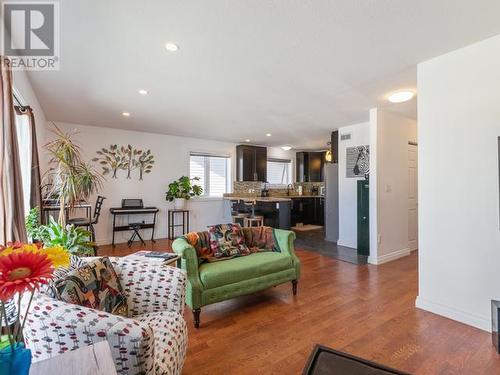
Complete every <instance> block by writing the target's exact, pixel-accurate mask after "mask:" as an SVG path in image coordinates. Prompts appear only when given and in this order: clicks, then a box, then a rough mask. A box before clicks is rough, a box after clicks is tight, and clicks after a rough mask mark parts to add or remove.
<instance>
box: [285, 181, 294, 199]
mask: <svg viewBox="0 0 500 375" xmlns="http://www.w3.org/2000/svg"><path fill="white" fill-rule="evenodd" d="M290 186H291V187H292V190H294V187H293V184H288V185H287V187H286V195H287V196H290Z"/></svg>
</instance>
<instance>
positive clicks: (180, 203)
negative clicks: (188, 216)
mask: <svg viewBox="0 0 500 375" xmlns="http://www.w3.org/2000/svg"><path fill="white" fill-rule="evenodd" d="M199 180H200V178H199V177H195V178H192V179H190V178H189V177H187V176H182V177H181V178H179V179H178V180H176V181H173V182H171V183H170V184H168V191H167V194H166V199H167V201H169V202H174V208H175V209H177V210H181V209H184V208H185V206H186V201H187V200H189V199H191V198H192V197H198V196H200V195H201V194H202V193H203V188H202V187H201V186H200V185H196V184H193V183H192V181H199Z"/></svg>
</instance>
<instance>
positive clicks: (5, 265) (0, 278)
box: [0, 252, 54, 302]
mask: <svg viewBox="0 0 500 375" xmlns="http://www.w3.org/2000/svg"><path fill="white" fill-rule="evenodd" d="M53 271H54V268H53V267H52V262H51V261H50V259H49V258H48V257H47V255H46V254H40V253H35V252H21V253H18V252H14V253H11V254H8V255H5V256H1V257H0V301H4V302H6V301H8V300H9V299H10V298H12V297H13V295H14V294H16V293H24V292H25V291H33V290H35V289H37V288H38V287H39V286H40V285H41V284H46V283H47V282H48V280H49V279H51V278H52V272H53Z"/></svg>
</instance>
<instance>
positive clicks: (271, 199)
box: [224, 195, 291, 202]
mask: <svg viewBox="0 0 500 375" xmlns="http://www.w3.org/2000/svg"><path fill="white" fill-rule="evenodd" d="M224 199H227V200H230V201H239V200H242V201H253V200H255V201H256V202H290V201H291V199H290V198H288V197H238V196H236V195H234V196H225V197H224Z"/></svg>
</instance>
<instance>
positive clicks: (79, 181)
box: [45, 124, 102, 227]
mask: <svg viewBox="0 0 500 375" xmlns="http://www.w3.org/2000/svg"><path fill="white" fill-rule="evenodd" d="M53 126H54V130H52V132H53V133H54V134H55V139H54V140H52V141H50V142H49V143H47V144H46V145H45V149H46V150H47V151H48V152H49V154H50V160H49V165H50V168H49V170H48V171H47V173H46V175H45V179H46V180H47V182H48V185H49V186H51V190H50V191H49V194H48V195H49V196H51V197H52V196H54V197H57V199H58V200H59V205H60V210H59V218H58V222H59V225H60V226H61V227H65V224H66V209H69V210H73V209H74V207H75V205H76V204H78V202H79V201H81V200H87V199H88V198H89V197H90V196H91V195H92V194H94V193H97V192H98V190H100V188H101V187H102V176H101V175H100V174H99V173H97V172H96V171H95V170H94V168H93V166H92V164H90V163H87V162H84V161H83V160H82V157H81V150H80V146H78V145H77V144H76V143H75V142H74V141H73V133H64V132H63V131H62V130H61V129H59V128H58V127H57V126H56V125H55V124H53Z"/></svg>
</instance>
